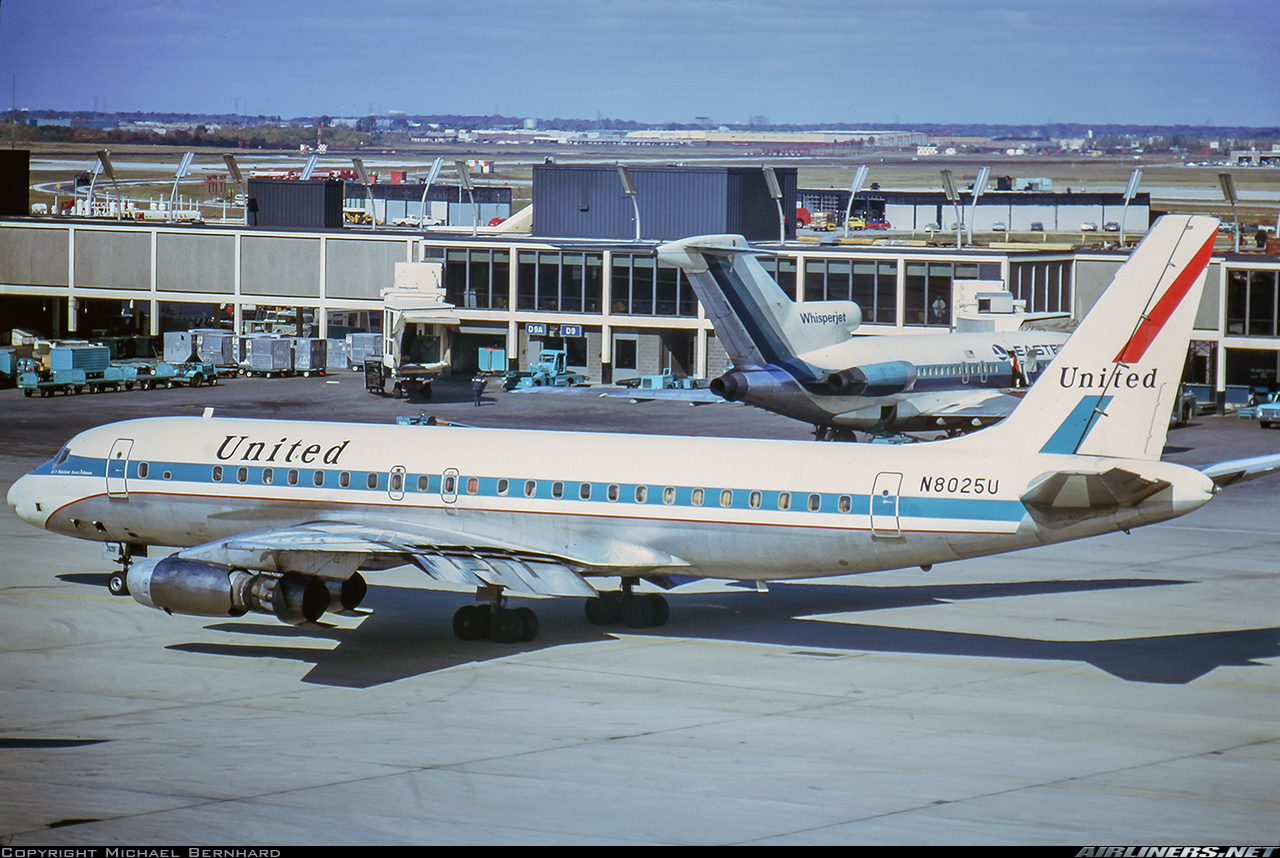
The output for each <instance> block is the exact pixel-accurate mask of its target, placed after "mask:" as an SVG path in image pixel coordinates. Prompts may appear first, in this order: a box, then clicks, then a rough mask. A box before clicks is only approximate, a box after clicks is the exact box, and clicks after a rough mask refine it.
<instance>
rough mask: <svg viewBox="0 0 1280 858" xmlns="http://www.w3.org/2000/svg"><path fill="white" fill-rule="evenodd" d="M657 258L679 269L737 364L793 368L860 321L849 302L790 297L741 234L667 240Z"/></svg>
mask: <svg viewBox="0 0 1280 858" xmlns="http://www.w3.org/2000/svg"><path fill="white" fill-rule="evenodd" d="M658 258H659V259H661V260H663V261H664V262H668V263H670V264H673V265H677V266H679V267H680V268H681V269H683V270H684V272H685V274H686V275H687V276H688V277H689V280H690V281H691V282H692V283H693V287H694V290H695V291H696V292H697V293H698V298H699V300H701V301H702V305H703V306H704V307H705V308H706V310H707V313H708V315H709V316H710V317H711V321H712V324H714V325H715V329H716V335H717V336H718V337H720V339H721V341H722V343H723V344H724V347H725V351H726V352H728V354H729V358H730V359H731V360H732V361H733V362H734V364H735V365H736V366H765V365H770V364H772V365H774V366H781V367H797V368H798V364H800V363H803V361H797V360H796V359H797V358H801V357H802V356H803V355H805V354H807V353H809V352H811V351H814V350H815V349H820V348H826V347H827V346H831V345H835V344H836V343H840V342H845V341H847V340H848V339H849V336H850V334H851V332H852V331H853V330H854V329H855V328H857V327H858V325H860V324H861V323H862V310H861V309H860V308H859V307H858V305H857V304H856V303H854V302H852V301H806V302H804V303H803V304H797V303H796V302H795V301H793V300H791V298H790V296H788V295H787V293H786V292H784V291H783V290H782V287H781V286H779V285H778V283H777V281H776V280H774V279H773V277H772V276H770V274H769V272H768V271H766V270H765V269H764V266H763V265H761V264H760V260H758V259H757V258H756V253H755V251H753V250H752V249H751V248H750V247H749V246H748V244H747V241H746V239H744V238H743V237H742V236H740V235H709V236H700V237H697V238H687V239H684V240H682V241H675V242H671V243H670V244H664V245H662V246H661V247H659V248H658Z"/></svg>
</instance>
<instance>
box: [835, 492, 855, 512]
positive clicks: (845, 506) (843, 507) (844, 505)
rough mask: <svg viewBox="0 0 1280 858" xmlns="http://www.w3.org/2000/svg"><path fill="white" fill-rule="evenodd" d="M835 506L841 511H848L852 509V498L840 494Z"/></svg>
mask: <svg viewBox="0 0 1280 858" xmlns="http://www.w3.org/2000/svg"><path fill="white" fill-rule="evenodd" d="M836 508H837V509H839V510H840V511H841V512H848V511H849V510H851V509H853V498H851V497H849V496H848V495H840V500H839V501H838V502H837V505H836Z"/></svg>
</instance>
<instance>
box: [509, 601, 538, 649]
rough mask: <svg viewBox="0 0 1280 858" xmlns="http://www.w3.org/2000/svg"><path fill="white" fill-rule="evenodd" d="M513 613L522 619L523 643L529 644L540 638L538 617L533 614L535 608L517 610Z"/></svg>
mask: <svg viewBox="0 0 1280 858" xmlns="http://www.w3.org/2000/svg"><path fill="white" fill-rule="evenodd" d="M512 613H513V614H515V615H517V616H518V617H520V624H521V626H522V632H521V634H520V640H521V641H524V642H528V641H531V640H533V639H534V638H536V637H537V636H538V615H537V614H535V613H534V612H533V608H516V609H515V610H514V611H512Z"/></svg>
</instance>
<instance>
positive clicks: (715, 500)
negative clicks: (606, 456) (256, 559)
mask: <svg viewBox="0 0 1280 858" xmlns="http://www.w3.org/2000/svg"><path fill="white" fill-rule="evenodd" d="M144 462H145V463H146V465H147V476H146V477H140V476H139V475H138V466H139V465H140V464H143V463H144ZM128 465H129V470H128V479H129V488H130V490H131V491H138V492H145V491H147V490H148V489H152V488H158V487H161V486H164V485H166V484H172V483H186V484H192V483H195V484H198V485H206V486H209V487H211V488H214V489H215V490H216V489H217V488H221V487H224V486H225V487H227V488H228V489H230V488H232V487H235V486H243V487H245V488H263V487H266V486H267V485H269V486H270V487H271V488H278V489H310V490H314V489H324V490H327V491H335V490H336V491H337V492H339V494H341V495H348V496H350V497H351V501H350V502H354V503H359V502H374V501H375V500H376V501H377V502H385V501H386V500H387V475H386V473H385V472H380V471H377V472H372V473H373V475H374V476H376V477H377V478H378V482H377V486H376V488H369V487H368V482H367V480H368V477H369V475H370V473H371V472H369V471H354V470H353V471H346V472H345V473H347V474H349V475H350V482H349V484H348V485H347V486H345V487H344V486H341V484H340V482H339V475H340V474H342V473H343V472H344V471H343V470H342V469H339V468H334V469H330V468H307V467H302V468H288V467H285V468H273V474H272V482H271V483H270V484H264V483H263V482H262V472H263V470H265V469H264V468H263V467H262V466H260V465H255V466H249V465H243V464H223V465H220V466H214V465H210V464H197V463H192V462H156V461H151V460H146V459H132V460H129V463H128ZM215 467H221V468H222V479H221V480H214V478H213V470H214V468H215ZM242 467H244V468H246V470H247V473H246V479H245V481H244V482H241V481H240V480H239V469H240V468H242ZM290 470H297V471H298V482H297V484H296V485H290V484H289V482H288V474H289V471H290ZM317 471H318V472H319V473H320V474H322V482H321V483H320V484H319V485H316V483H315V480H314V476H315V473H316V472H317ZM105 472H106V462H105V460H103V459H92V458H86V457H81V456H72V457H70V458H68V460H67V461H66V462H64V463H62V464H61V465H59V466H58V467H57V468H56V469H54V470H53V472H52V475H53V476H63V475H66V476H85V477H95V478H98V479H101V478H102V477H103V475H104V474H105ZM33 473H35V472H33ZM165 473H168V474H169V478H168V479H166V478H165V477H164V474H165ZM420 478H425V483H419V479H420ZM456 479H457V482H456V484H455V485H456V489H457V494H458V497H459V498H467V497H473V498H477V499H483V498H498V497H507V498H515V499H524V498H525V497H526V495H525V483H526V482H529V481H526V480H524V479H520V478H499V477H479V476H474V477H473V476H469V475H466V474H461V475H459V476H458V477H457V478H456ZM471 480H476V481H477V487H476V491H475V492H474V493H472V492H469V491H468V489H469V488H470V486H469V483H470V481H471ZM502 480H505V482H506V484H507V490H506V492H500V491H499V482H500V481H502ZM531 482H533V483H534V484H535V486H536V489H535V491H534V494H533V495H532V497H534V498H537V499H538V500H556V501H562V502H564V503H566V504H572V503H575V502H577V503H584V502H586V503H596V504H609V505H617V506H629V507H632V508H644V507H652V508H655V509H664V508H665V509H681V508H684V509H698V508H701V509H706V510H739V511H744V512H749V511H758V512H761V513H778V512H787V513H795V514H796V516H797V520H798V519H799V518H801V517H803V516H805V515H809V514H812V513H814V512H817V513H819V514H830V513H838V514H841V515H867V514H868V512H869V509H870V504H871V496H870V495H865V494H855V493H852V492H848V493H838V492H806V491H792V492H783V491H779V490H764V489H761V490H758V491H759V494H760V498H759V506H752V504H751V495H752V493H753V490H752V489H743V488H734V489H728V491H729V492H731V497H730V499H729V500H730V503H729V505H728V506H722V505H721V492H723V491H726V489H725V488H723V487H707V486H670V487H668V486H662V485H650V484H647V483H640V484H637V483H617V484H615V485H617V486H618V498H617V500H616V501H609V500H608V497H609V495H608V492H609V486H610V485H611V484H610V483H597V482H592V483H589V485H590V487H591V491H590V497H589V498H588V499H583V498H582V496H581V486H582V482H583V481H581V480H548V479H538V480H532V481H531ZM556 483H561V485H562V494H561V495H560V497H559V498H556V497H555V495H554V494H553V491H552V490H553V486H554V485H555V484H556ZM420 485H425V486H426V487H425V488H420V487H419V486H420ZM639 487H644V488H645V489H646V492H647V498H646V500H645V501H643V502H640V501H637V500H636V489H637V488H639ZM667 488H671V489H672V490H673V493H674V496H675V497H674V502H673V503H666V502H664V500H663V497H664V494H665V490H666V489H667ZM440 490H441V477H440V475H439V474H415V473H406V474H405V476H404V492H405V495H406V497H414V496H416V497H423V496H426V495H435V496H438V494H439V493H440ZM698 490H700V491H701V492H702V503H701V504H695V503H694V492H695V491H698ZM783 494H788V495H790V503H789V505H788V506H787V508H786V509H779V507H778V502H779V498H780V496H781V495H783ZM811 494H816V495H817V496H818V499H819V500H818V509H817V510H811V509H810V508H809V497H810V495H811ZM344 502H346V501H344ZM899 511H900V514H901V515H902V516H903V517H906V518H925V519H930V518H932V519H951V520H965V519H968V520H972V521H1011V522H1016V521H1019V520H1021V518H1022V516H1023V513H1024V512H1025V510H1024V509H1023V506H1022V504H1021V502H1019V501H1016V500H1015V501H1010V500H997V499H995V498H989V499H987V498H961V497H933V496H928V495H926V496H911V495H903V496H902V497H901V506H900V510H899Z"/></svg>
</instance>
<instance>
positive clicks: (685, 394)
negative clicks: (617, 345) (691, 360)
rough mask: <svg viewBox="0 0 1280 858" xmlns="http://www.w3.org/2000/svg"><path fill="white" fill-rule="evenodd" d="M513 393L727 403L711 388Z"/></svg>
mask: <svg viewBox="0 0 1280 858" xmlns="http://www.w3.org/2000/svg"><path fill="white" fill-rule="evenodd" d="M511 392H512V393H516V392H519V393H543V394H547V393H568V394H570V395H578V396H599V397H608V398H610V399H628V400H630V401H632V402H651V401H653V400H655V399H660V400H665V401H669V402H688V403H689V404H690V405H711V404H714V403H717V402H725V401H726V400H725V399H724V397H722V396H716V395H715V394H714V393H712V392H711V390H710V388H706V387H698V388H694V389H689V390H686V389H683V388H672V389H669V390H645V389H641V388H638V387H604V388H601V387H551V386H546V387H526V388H522V389H517V390H514V391H511Z"/></svg>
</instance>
